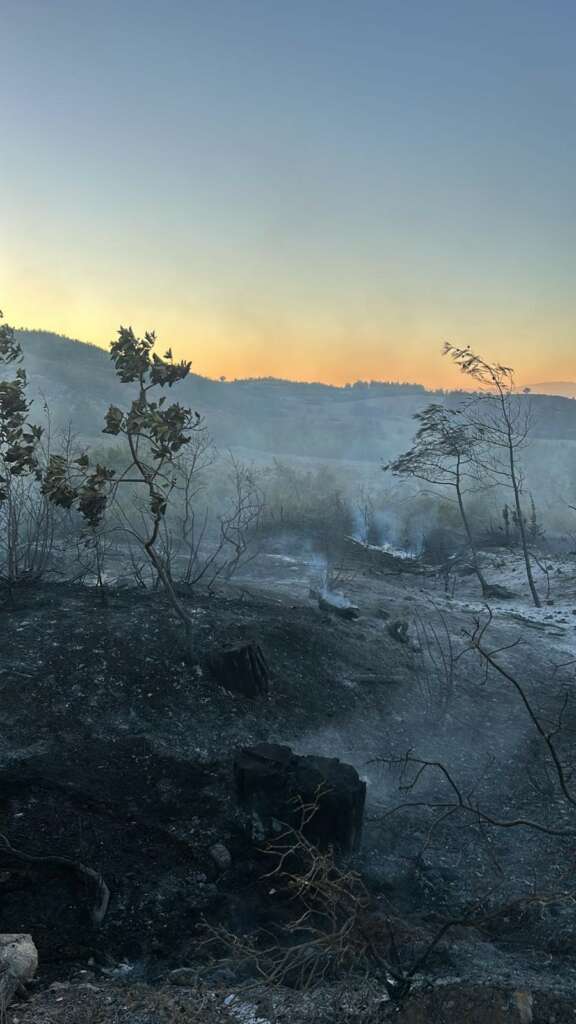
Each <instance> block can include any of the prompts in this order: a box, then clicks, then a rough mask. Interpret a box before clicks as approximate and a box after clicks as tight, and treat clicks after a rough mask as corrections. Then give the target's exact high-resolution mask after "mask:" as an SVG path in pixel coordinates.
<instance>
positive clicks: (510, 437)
mask: <svg viewBox="0 0 576 1024" xmlns="http://www.w3.org/2000/svg"><path fill="white" fill-rule="evenodd" d="M444 354H445V355H448V356H450V358H451V359H452V361H453V362H454V363H455V364H456V366H458V367H459V368H460V370H461V371H462V373H465V374H466V375H467V376H468V377H470V378H471V380H473V381H474V382H475V384H477V385H478V386H479V390H478V391H477V392H476V394H474V395H472V396H471V399H470V401H469V403H468V406H467V419H468V423H469V424H470V426H471V428H472V429H473V430H474V431H475V432H476V433H477V434H480V435H481V436H482V438H483V442H484V443H483V445H482V456H483V467H482V468H483V469H484V471H488V472H489V473H490V474H491V475H492V477H493V479H495V480H496V481H497V482H499V483H500V484H501V485H503V486H504V487H507V488H509V489H510V490H511V491H512V495H513V500H514V510H515V513H516V517H515V518H516V523H517V527H518V533H519V536H520V544H521V547H522V554H523V557H524V565H525V569H526V579H527V580H528V586H529V587H530V593H531V595H532V600H533V602H534V605H535V607H536V608H540V606H541V601H540V597H539V596H538V591H537V589H536V584H535V582H534V574H533V572H532V562H531V557H530V550H529V545H528V531H527V528H526V517H525V514H524V510H523V508H522V491H523V475H522V466H521V463H520V452H521V451H522V449H523V448H525V447H526V445H527V444H528V441H529V434H530V412H531V410H530V405H529V404H527V403H526V399H525V398H521V397H520V396H519V395H518V394H517V393H516V389H515V385H514V371H513V369H512V368H511V367H509V366H502V365H501V364H500V363H489V362H488V361H487V360H485V359H483V358H482V356H479V355H477V354H476V353H475V352H473V351H472V350H471V349H470V347H469V346H467V347H466V348H457V347H456V346H455V345H451V344H449V343H448V342H446V344H445V346H444Z"/></svg>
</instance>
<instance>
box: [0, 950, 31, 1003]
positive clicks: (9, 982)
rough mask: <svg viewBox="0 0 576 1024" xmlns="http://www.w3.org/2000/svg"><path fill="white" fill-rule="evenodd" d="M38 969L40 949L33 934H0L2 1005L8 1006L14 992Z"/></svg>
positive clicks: (0, 992) (0, 997)
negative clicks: (37, 947) (35, 943)
mask: <svg viewBox="0 0 576 1024" xmlns="http://www.w3.org/2000/svg"><path fill="white" fill-rule="evenodd" d="M37 969H38V950H37V949H36V946H35V945H34V942H33V940H32V936H31V935H27V934H26V933H25V932H23V933H14V934H10V933H4V934H0V1006H1V1007H6V1006H7V1005H8V1003H9V1002H10V1000H11V999H12V996H13V995H14V993H15V992H16V991H17V990H18V989H19V988H21V987H22V986H24V985H26V983H27V982H29V981H31V980H32V978H33V977H34V975H35V974H36V971H37Z"/></svg>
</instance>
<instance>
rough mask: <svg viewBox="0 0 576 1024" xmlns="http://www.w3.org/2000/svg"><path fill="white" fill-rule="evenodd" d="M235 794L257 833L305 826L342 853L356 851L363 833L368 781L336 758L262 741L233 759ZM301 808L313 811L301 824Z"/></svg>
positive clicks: (322, 844) (319, 840) (323, 845)
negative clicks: (302, 755) (286, 827)
mask: <svg viewBox="0 0 576 1024" xmlns="http://www.w3.org/2000/svg"><path fill="white" fill-rule="evenodd" d="M234 776H235V782H236V793H237V796H238V800H239V802H240V803H241V804H242V805H243V806H244V807H245V808H246V810H248V811H249V812H250V814H251V816H252V820H253V822H254V823H255V824H256V825H257V828H258V831H259V832H261V833H262V834H263V836H264V837H266V836H272V835H274V832H275V826H276V830H277V823H278V822H280V823H284V824H285V825H290V826H292V827H293V828H296V829H298V828H300V827H301V828H302V832H303V834H304V835H305V836H306V837H307V838H308V839H309V840H311V842H313V843H314V845H315V846H318V847H319V848H320V849H326V848H327V847H329V846H333V847H334V848H336V849H337V850H338V851H339V852H340V853H343V854H349V853H352V852H353V851H354V850H357V849H358V847H359V844H360V838H361V834H362V819H363V816H364V803H365V799H366V783H365V782H363V781H362V779H360V777H359V775H358V772H357V771H356V769H355V768H353V767H352V765H349V764H345V763H343V762H342V761H339V760H338V758H336V757H319V756H315V755H313V754H308V755H306V756H304V757H300V756H298V755H297V754H294V753H293V751H292V750H291V748H290V747H285V746H281V745H280V744H277V743H258V744H257V745H256V746H253V747H244V749H242V750H240V751H239V752H238V754H237V755H236V758H235V761H234ZM302 805H306V806H308V807H314V808H315V810H314V813H313V814H312V815H311V816H310V817H308V820H307V821H305V823H302V814H301V808H302Z"/></svg>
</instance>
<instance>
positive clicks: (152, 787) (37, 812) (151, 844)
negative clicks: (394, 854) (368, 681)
mask: <svg viewBox="0 0 576 1024" xmlns="http://www.w3.org/2000/svg"><path fill="white" fill-rule="evenodd" d="M190 603H191V607H192V610H193V611H194V614H195V619H196V621H197V623H198V625H197V631H196V642H197V662H196V664H194V665H190V664H189V663H186V662H185V661H184V660H183V658H182V657H181V656H180V654H179V643H180V637H179V633H178V627H177V623H176V622H175V621H174V620H173V618H172V615H171V613H170V612H169V611H168V610H167V609H166V608H165V607H164V606H163V603H162V601H161V600H159V598H158V596H157V595H147V594H141V593H139V592H138V591H116V592H111V593H109V594H108V596H107V604H106V606H102V605H101V604H100V602H99V600H98V597H97V595H96V593H95V591H91V590H87V589H83V588H71V587H63V586H62V587H60V586H51V587H49V586H46V587H43V588H38V589H26V590H21V591H19V592H18V594H17V596H16V607H15V608H14V609H12V610H8V609H7V608H4V609H3V611H2V627H3V628H2V632H1V636H0V665H1V669H0V681H1V684H2V734H1V740H0V744H1V746H0V751H1V753H0V756H1V765H2V768H1V775H2V788H1V792H2V802H1V805H0V812H1V814H0V832H2V833H3V835H5V836H6V837H8V839H9V841H10V843H11V844H12V846H13V847H14V848H16V849H18V850H23V851H25V852H26V853H28V854H32V855H35V856H41V857H46V856H55V855H57V856H60V857H68V858H72V859H74V860H75V861H80V862H82V863H85V864H87V865H89V866H91V867H92V868H94V869H95V870H97V871H98V872H101V874H102V876H103V877H104V879H105V880H106V882H107V884H108V886H109V888H110V891H111V900H110V907H109V910H108V913H107V915H106V918H105V921H104V924H103V926H102V927H101V928H100V929H98V930H96V929H93V928H91V927H90V926H89V921H90V913H91V910H92V905H93V900H94V893H93V892H92V891H90V887H89V886H88V887H86V886H82V885H80V886H79V885H78V880H77V879H76V878H74V877H72V876H66V877H62V875H61V873H58V872H57V873H56V877H54V872H51V871H50V870H47V871H43V870H42V869H41V866H40V865H36V866H34V868H33V869H30V868H29V870H28V871H26V872H20V871H18V872H16V874H15V873H14V870H13V869H14V864H13V863H12V862H11V863H10V864H8V862H7V861H6V855H4V862H2V861H1V858H2V856H3V855H2V851H1V850H0V866H1V863H4V866H5V867H6V868H7V870H8V875H7V877H6V878H5V883H6V884H5V885H4V886H3V887H2V892H1V897H2V925H1V927H2V930H4V931H19V930H24V931H25V930H29V929H30V928H31V922H33V924H34V935H35V939H36V941H37V944H38V946H39V948H40V953H41V959H42V960H43V962H44V963H46V962H47V961H56V962H58V961H61V960H65V959H66V958H72V959H82V958H85V956H87V955H94V954H102V953H103V952H104V951H106V953H107V954H108V955H111V956H112V957H114V958H116V959H118V958H121V957H130V958H132V959H149V958H156V959H160V960H162V959H164V958H166V959H167V960H169V961H172V962H179V959H181V958H182V956H185V954H186V951H188V949H189V946H190V943H191V941H192V937H193V930H194V925H195V923H196V922H197V921H198V919H199V916H200V914H201V913H203V912H205V911H206V910H207V909H209V908H212V907H213V908H216V909H217V906H218V902H219V900H222V898H223V890H222V887H221V879H219V871H218V868H217V866H216V864H215V863H214V860H213V858H212V856H211V855H210V848H211V847H212V846H213V845H214V843H215V842H216V841H218V840H220V841H221V840H222V839H224V840H225V841H226V842H227V843H229V844H231V846H232V847H234V845H235V843H236V845H238V839H237V838H236V839H235V834H236V832H237V828H236V820H235V815H236V805H235V800H234V798H233V795H232V789H233V786H232V776H231V772H232V757H233V753H234V751H235V750H236V749H237V748H238V747H239V746H241V745H243V744H247V743H251V742H254V741H258V740H268V739H272V740H276V739H277V738H279V737H280V736H281V735H283V734H285V733H286V731H287V730H288V731H290V732H292V733H294V734H295V735H298V734H304V733H306V732H308V731H309V730H310V729H313V728H314V727H317V728H319V727H320V726H321V725H322V723H325V722H326V721H327V720H328V721H330V720H333V721H338V720H340V719H344V718H346V717H347V716H350V715H353V714H354V711H355V708H356V706H357V705H358V703H359V701H360V700H361V692H358V693H357V692H355V691H354V690H352V689H351V688H350V687H348V686H346V685H344V684H343V682H342V680H343V679H347V678H351V677H353V676H354V674H356V675H357V674H358V672H359V671H362V666H363V665H365V664H366V660H367V655H366V650H365V648H366V641H365V637H364V636H363V633H362V630H360V631H359V630H358V628H357V626H356V624H352V623H351V624H348V623H343V622H341V621H333V620H332V618H331V617H330V616H325V615H322V614H320V613H319V612H318V611H316V610H311V609H310V608H308V607H305V606H300V607H298V606H296V607H291V606H290V605H289V604H287V603H286V602H284V601H282V602H280V601H279V600H278V599H274V598H273V599H265V598H263V597H261V596H251V595H249V594H247V593H239V594H235V593H234V592H232V593H230V594H229V596H226V595H220V596H218V597H208V596H205V597H203V598H201V599H194V601H193V602H190ZM346 634H347V639H346V642H345V643H343V642H342V641H343V637H344V636H346ZM243 640H256V641H257V642H258V643H259V644H260V645H261V647H262V649H263V650H264V652H265V655H266V658H267V662H268V664H269V665H270V668H271V678H272V681H271V693H270V696H269V698H268V699H267V700H260V701H256V702H251V701H248V700H246V699H245V698H240V697H237V696H234V695H232V694H230V693H228V692H227V691H226V690H225V689H224V688H223V687H222V686H221V685H220V684H219V682H218V681H217V680H216V679H214V678H213V677H212V676H211V675H210V672H209V668H208V667H207V666H208V665H209V663H210V655H211V653H212V652H213V651H214V650H218V649H220V648H221V647H222V646H223V645H224V644H229V643H231V642H234V641H243ZM390 647H391V657H392V658H393V659H395V660H396V661H397V663H398V665H397V668H396V669H395V675H396V676H397V675H398V673H399V672H405V674H406V678H408V665H407V664H405V662H406V652H404V651H403V650H396V647H395V645H394V644H393V642H392V641H390Z"/></svg>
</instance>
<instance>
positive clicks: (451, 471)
mask: <svg viewBox="0 0 576 1024" xmlns="http://www.w3.org/2000/svg"><path fill="white" fill-rule="evenodd" d="M414 419H415V420H417V421H418V423H419V424H420V426H419V429H418V431H417V433H416V436H415V438H414V444H413V446H412V448H410V449H409V450H408V451H407V452H404V454H402V455H399V456H398V457H397V458H396V459H394V461H393V462H390V463H388V464H387V465H386V466H384V469H385V470H386V471H388V470H389V471H390V472H392V473H394V474H395V475H396V476H404V477H413V478H414V479H416V480H422V481H424V482H426V483H429V484H434V485H436V486H440V487H451V488H452V489H453V491H454V493H455V496H456V501H457V503H458V511H459V513H460V518H461V520H462V525H463V527H464V532H465V534H466V538H467V541H468V545H469V548H470V552H471V555H472V565H473V568H474V572H475V573H476V576H477V577H478V581H479V583H480V586H481V588H482V594H483V595H484V596H489V595H490V593H491V588H490V585H489V584H488V583H487V581H486V578H485V576H484V573H483V572H482V568H481V566H480V560H479V558H478V550H477V547H476V542H475V539H474V533H473V530H472V526H471V524H470V519H469V517H468V513H467V511H466V505H465V502H464V496H465V494H466V492H467V491H468V490H469V489H470V484H471V482H472V481H473V480H477V464H478V463H477V449H478V446H479V445H480V444H481V443H482V438H481V436H480V435H479V434H478V431H476V430H475V429H474V428H473V427H472V426H471V425H470V423H468V422H467V421H466V419H465V418H464V417H463V415H462V413H461V410H459V409H446V408H445V407H444V406H442V405H437V404H436V403H432V404H431V405H428V406H427V407H426V409H424V410H423V411H422V412H419V413H416V415H415V417H414Z"/></svg>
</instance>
